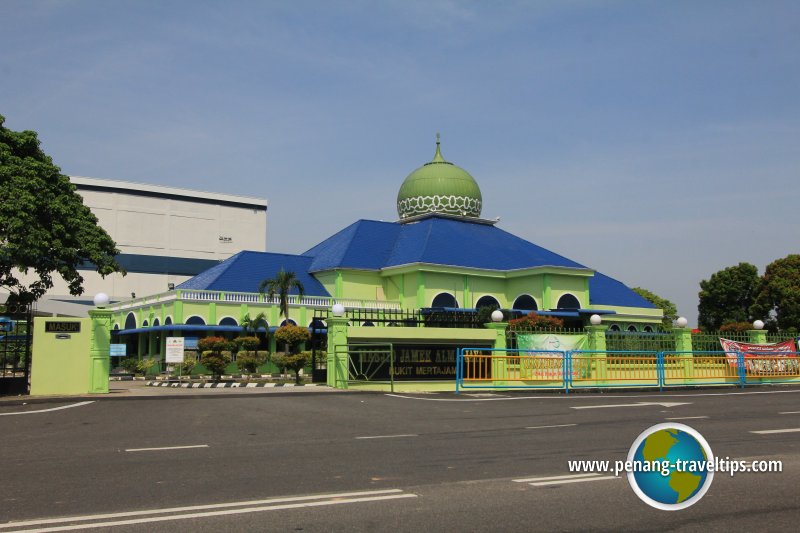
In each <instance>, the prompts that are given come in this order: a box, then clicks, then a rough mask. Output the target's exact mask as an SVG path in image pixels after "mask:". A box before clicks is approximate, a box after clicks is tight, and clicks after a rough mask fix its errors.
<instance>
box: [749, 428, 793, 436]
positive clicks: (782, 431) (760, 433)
mask: <svg viewBox="0 0 800 533" xmlns="http://www.w3.org/2000/svg"><path fill="white" fill-rule="evenodd" d="M750 433H757V434H758V435H770V434H772V433H800V428H791V429H764V430H762V431H751V432H750Z"/></svg>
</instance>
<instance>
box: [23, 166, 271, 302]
mask: <svg viewBox="0 0 800 533" xmlns="http://www.w3.org/2000/svg"><path fill="white" fill-rule="evenodd" d="M70 181H71V182H72V183H73V184H75V186H76V187H77V192H78V193H79V194H80V195H81V196H82V197H83V201H84V203H85V204H86V205H87V206H88V207H89V208H90V209H91V210H92V212H93V213H94V214H95V215H96V216H97V218H98V220H99V222H100V225H101V226H102V227H103V229H105V230H106V232H108V234H109V235H110V236H111V238H112V239H113V240H114V242H116V243H117V248H118V249H119V250H120V252H121V253H120V255H119V256H117V260H118V261H119V263H120V264H121V265H122V266H123V267H124V268H125V270H126V271H127V275H126V276H124V277H123V276H122V275H119V274H114V275H111V276H106V277H105V278H102V277H100V275H99V274H97V273H96V272H95V271H94V270H93V269H92V267H91V265H86V267H85V268H84V269H82V270H81V275H82V276H83V277H84V279H85V282H84V284H83V287H84V293H83V295H82V296H80V297H73V296H70V295H69V291H68V290H67V285H66V283H65V282H64V281H63V280H61V279H60V278H59V277H58V276H54V283H55V285H54V287H53V288H52V289H51V290H50V291H48V293H47V295H45V296H44V297H43V298H42V299H40V300H39V301H38V303H37V309H38V311H39V312H40V313H53V314H58V315H67V316H85V315H86V312H87V311H88V310H89V309H90V308H91V300H92V297H93V295H94V294H96V293H98V292H105V293H106V294H108V295H109V296H110V297H111V301H112V302H113V301H124V300H130V299H132V298H135V297H136V295H139V296H145V295H150V294H157V293H160V292H164V291H166V290H168V289H169V288H171V287H173V286H175V285H178V284H180V283H181V282H183V281H185V280H187V279H189V278H190V277H192V276H194V275H196V274H199V273H200V272H202V271H204V270H207V269H208V268H209V267H211V266H213V265H215V264H216V263H218V262H220V261H223V260H224V259H227V258H228V257H230V256H231V255H233V254H235V253H237V252H240V251H242V250H257V251H266V241H267V200H265V199H261V198H253V197H248V196H238V195H231V194H219V193H212V192H203V191H195V190H190V189H179V188H176V187H164V186H160V185H147V184H142V183H131V182H125V181H116V180H107V179H95V178H85V177H81V176H71V177H70Z"/></svg>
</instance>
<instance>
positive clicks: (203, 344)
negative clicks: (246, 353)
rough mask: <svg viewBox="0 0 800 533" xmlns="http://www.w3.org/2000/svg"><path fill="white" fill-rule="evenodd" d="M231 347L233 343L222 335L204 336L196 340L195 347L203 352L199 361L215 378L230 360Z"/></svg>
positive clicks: (217, 378)
mask: <svg viewBox="0 0 800 533" xmlns="http://www.w3.org/2000/svg"><path fill="white" fill-rule="evenodd" d="M233 347H234V345H233V343H232V342H231V341H229V340H227V339H225V338H223V337H204V338H202V339H200V340H199V341H198V342H197V348H198V349H199V350H200V353H202V354H203V355H202V357H201V358H200V363H201V364H202V365H203V366H204V367H206V368H207V369H208V370H210V371H211V373H212V374H213V375H214V379H215V380H219V379H220V378H221V377H222V373H223V372H225V368H227V366H228V364H229V363H230V362H231V356H230V350H231V348H233Z"/></svg>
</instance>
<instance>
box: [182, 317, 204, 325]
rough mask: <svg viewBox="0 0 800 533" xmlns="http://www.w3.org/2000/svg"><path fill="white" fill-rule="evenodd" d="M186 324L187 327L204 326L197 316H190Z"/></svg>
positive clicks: (200, 318) (201, 319)
mask: <svg viewBox="0 0 800 533" xmlns="http://www.w3.org/2000/svg"><path fill="white" fill-rule="evenodd" d="M186 324H187V325H189V326H205V325H206V321H205V320H203V318H202V317H199V316H190V317H189V318H188V319H186Z"/></svg>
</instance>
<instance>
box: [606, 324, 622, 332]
mask: <svg viewBox="0 0 800 533" xmlns="http://www.w3.org/2000/svg"><path fill="white" fill-rule="evenodd" d="M608 331H619V326H618V325H616V324H612V325H611V327H610V328H608Z"/></svg>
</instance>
